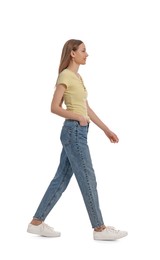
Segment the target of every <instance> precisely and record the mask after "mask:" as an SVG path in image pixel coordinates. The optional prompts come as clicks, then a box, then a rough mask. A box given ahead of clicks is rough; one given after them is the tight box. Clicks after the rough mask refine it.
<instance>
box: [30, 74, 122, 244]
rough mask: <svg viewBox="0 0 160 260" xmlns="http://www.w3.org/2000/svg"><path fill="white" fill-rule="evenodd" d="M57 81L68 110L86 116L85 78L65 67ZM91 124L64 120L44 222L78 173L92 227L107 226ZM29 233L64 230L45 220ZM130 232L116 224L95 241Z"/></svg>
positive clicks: (41, 214) (41, 211)
mask: <svg viewBox="0 0 160 260" xmlns="http://www.w3.org/2000/svg"><path fill="white" fill-rule="evenodd" d="M57 84H63V85H64V86H65V92H64V103H65V105H66V109H67V110H70V111H73V112H75V113H77V114H81V115H84V116H88V115H87V107H86V99H87V90H86V88H85V86H84V84H83V80H82V79H81V78H78V77H77V76H76V74H75V73H73V72H72V71H70V70H69V69H65V70H63V71H62V72H61V73H60V74H59V77H58V80H57ZM88 130H89V123H88V125H86V126H81V125H80V124H79V122H78V121H75V120H69V119H66V120H65V121H64V124H63V127H62V130H61V134H60V140H61V143H62V146H63V148H62V152H61V157H60V163H59V166H58V169H57V172H56V174H55V176H54V178H53V180H52V181H51V182H50V184H49V186H48V188H47V190H46V192H45V194H44V196H43V198H42V200H41V202H40V204H39V207H38V209H37V211H36V213H35V215H34V218H35V219H38V220H41V221H44V220H45V219H46V217H47V215H48V214H49V212H50V211H51V210H52V208H53V207H54V205H55V204H56V203H57V201H58V200H59V198H60V197H61V195H62V193H63V192H64V191H65V189H66V188H67V186H68V184H69V182H70V179H71V177H72V175H73V173H74V175H75V177H76V180H77V182H78V185H79V188H80V191H81V193H82V197H83V200H84V203H85V206H86V209H87V212H88V216H89V219H90V222H91V225H92V228H95V227H99V226H102V225H104V221H103V217H102V214H101V210H100V206H99V199H98V193H97V182H96V177H95V172H94V169H93V165H92V160H91V156H90V151H89V147H88V144H87V135H88ZM27 231H28V232H29V233H34V234H39V235H42V236H53V237H56V236H60V233H59V232H57V231H55V230H54V229H53V228H51V227H49V226H48V225H46V224H45V223H44V222H42V224H41V225H38V226H34V225H32V224H29V226H28V230H27ZM125 235H126V233H125V232H122V231H117V230H115V229H114V228H113V227H108V228H106V229H105V230H103V231H102V232H96V231H94V232H93V237H94V239H95V240H105V237H106V238H108V240H115V239H117V238H121V237H123V236H125Z"/></svg>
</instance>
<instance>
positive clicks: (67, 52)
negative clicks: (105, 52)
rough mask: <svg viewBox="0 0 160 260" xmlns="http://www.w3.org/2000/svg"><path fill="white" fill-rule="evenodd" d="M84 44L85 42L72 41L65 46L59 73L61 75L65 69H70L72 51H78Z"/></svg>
mask: <svg viewBox="0 0 160 260" xmlns="http://www.w3.org/2000/svg"><path fill="white" fill-rule="evenodd" d="M82 43H83V42H82V41H81V40H76V39H70V40H68V41H67V42H66V43H65V44H64V46H63V49H62V54H61V59H60V65H59V70H58V73H61V72H62V71H63V70H64V69H66V68H67V67H68V65H69V63H70V60H71V51H76V50H77V49H78V47H79V45H80V44H82Z"/></svg>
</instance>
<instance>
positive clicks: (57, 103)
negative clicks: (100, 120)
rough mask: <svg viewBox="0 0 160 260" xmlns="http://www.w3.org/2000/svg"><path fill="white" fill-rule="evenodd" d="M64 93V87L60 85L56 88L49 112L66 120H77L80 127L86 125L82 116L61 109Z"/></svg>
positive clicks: (85, 120)
mask: <svg viewBox="0 0 160 260" xmlns="http://www.w3.org/2000/svg"><path fill="white" fill-rule="evenodd" d="M64 91H65V86H64V85H62V84H60V85H58V86H56V89H55V92H54V95H53V99H52V102H51V112H52V113H54V114H57V115H59V116H61V117H64V118H66V119H71V120H77V121H79V123H80V124H81V125H86V124H87V119H86V118H85V117H84V116H82V115H79V114H76V113H74V112H72V111H68V110H66V109H64V108H63V107H62V103H63V95H64Z"/></svg>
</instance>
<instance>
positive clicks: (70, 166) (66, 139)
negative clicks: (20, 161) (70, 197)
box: [34, 120, 104, 228]
mask: <svg viewBox="0 0 160 260" xmlns="http://www.w3.org/2000/svg"><path fill="white" fill-rule="evenodd" d="M88 128H89V124H88V125H87V126H81V125H80V124H79V122H78V121H74V120H65V121H64V125H63V127H62V131H61V135H60V139H61V142H62V146H63V148H62V152H61V157H60V163H59V166H58V169H57V172H56V174H55V176H54V178H53V180H52V181H51V182H50V184H49V186H48V188H47V190H46V192H45V194H44V196H43V198H42V200H41V202H40V204H39V207H38V209H37V211H36V213H35V215H34V218H36V219H39V220H42V221H44V220H45V218H46V217H47V215H48V214H49V212H50V211H51V210H52V208H53V207H54V205H55V204H56V202H57V201H58V200H59V198H60V197H61V195H62V193H63V192H64V191H65V189H66V188H67V186H68V184H69V181H70V179H71V177H72V175H73V173H74V174H75V177H76V180H77V182H78V185H79V188H80V191H81V194H82V196H83V200H84V203H85V206H86V209H87V212H88V215H89V219H90V222H91V225H92V227H93V228H95V227H99V226H101V225H103V224H104V222H103V218H102V214H101V210H100V207H99V199H98V193H97V182H96V177H95V172H94V169H93V166H92V161H91V156H90V152H89V147H88V144H87V135H88Z"/></svg>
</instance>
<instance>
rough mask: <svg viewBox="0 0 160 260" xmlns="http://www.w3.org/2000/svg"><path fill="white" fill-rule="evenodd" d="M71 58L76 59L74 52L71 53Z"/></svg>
mask: <svg viewBox="0 0 160 260" xmlns="http://www.w3.org/2000/svg"><path fill="white" fill-rule="evenodd" d="M71 57H72V58H74V57H75V52H74V51H73V50H72V51H71Z"/></svg>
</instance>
